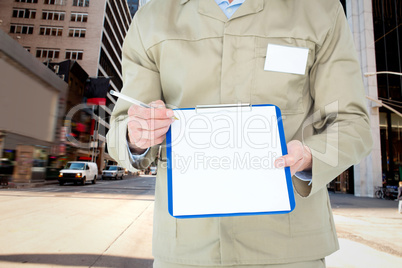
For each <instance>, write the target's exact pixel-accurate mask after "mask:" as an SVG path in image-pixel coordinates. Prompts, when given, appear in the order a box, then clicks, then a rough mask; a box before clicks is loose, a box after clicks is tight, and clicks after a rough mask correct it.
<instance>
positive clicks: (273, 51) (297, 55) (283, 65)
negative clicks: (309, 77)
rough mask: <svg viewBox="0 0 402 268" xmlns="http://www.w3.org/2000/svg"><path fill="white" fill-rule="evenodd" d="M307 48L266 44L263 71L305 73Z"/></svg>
mask: <svg viewBox="0 0 402 268" xmlns="http://www.w3.org/2000/svg"><path fill="white" fill-rule="evenodd" d="M308 52H309V49H308V48H305V47H289V46H280V45H273V44H268V47H267V57H266V58H265V65H264V70H265V71H272V72H281V73H291V74H301V75H304V74H305V73H306V66H307V58H308Z"/></svg>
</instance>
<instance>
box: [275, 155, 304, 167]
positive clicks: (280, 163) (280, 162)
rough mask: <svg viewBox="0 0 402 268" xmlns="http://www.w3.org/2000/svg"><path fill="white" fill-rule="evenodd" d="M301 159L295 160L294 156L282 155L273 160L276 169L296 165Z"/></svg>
mask: <svg viewBox="0 0 402 268" xmlns="http://www.w3.org/2000/svg"><path fill="white" fill-rule="evenodd" d="M300 159H301V158H297V159H296V157H295V156H294V155H284V156H281V157H279V158H278V159H276V160H275V167H276V168H284V167H290V166H293V165H294V164H296V163H297V162H298V161H299V160H300Z"/></svg>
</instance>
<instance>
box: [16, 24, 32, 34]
mask: <svg viewBox="0 0 402 268" xmlns="http://www.w3.org/2000/svg"><path fill="white" fill-rule="evenodd" d="M33 30H34V27H33V25H22V24H11V26H10V33H15V34H33Z"/></svg>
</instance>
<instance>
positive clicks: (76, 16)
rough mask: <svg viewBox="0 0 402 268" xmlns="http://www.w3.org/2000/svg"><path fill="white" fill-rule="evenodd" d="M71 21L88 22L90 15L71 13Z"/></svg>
mask: <svg viewBox="0 0 402 268" xmlns="http://www.w3.org/2000/svg"><path fill="white" fill-rule="evenodd" d="M71 21H77V22H87V21H88V14H87V13H71Z"/></svg>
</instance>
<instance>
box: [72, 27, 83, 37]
mask: <svg viewBox="0 0 402 268" xmlns="http://www.w3.org/2000/svg"><path fill="white" fill-rule="evenodd" d="M86 32H87V30H85V29H80V28H70V29H69V31H68V36H70V37H85V34H86Z"/></svg>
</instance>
